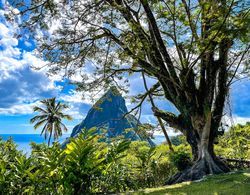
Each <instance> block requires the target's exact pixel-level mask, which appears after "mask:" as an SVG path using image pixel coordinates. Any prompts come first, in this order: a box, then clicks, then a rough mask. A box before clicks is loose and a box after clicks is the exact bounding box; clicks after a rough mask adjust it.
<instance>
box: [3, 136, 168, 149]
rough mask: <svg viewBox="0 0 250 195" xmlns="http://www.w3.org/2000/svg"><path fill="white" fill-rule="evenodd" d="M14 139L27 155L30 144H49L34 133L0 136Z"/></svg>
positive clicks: (161, 139) (157, 138)
mask: <svg viewBox="0 0 250 195" xmlns="http://www.w3.org/2000/svg"><path fill="white" fill-rule="evenodd" d="M10 137H11V138H12V139H13V141H14V143H15V144H17V149H18V150H21V151H23V152H24V153H26V154H30V152H31V146H30V143H31V142H34V143H37V144H42V143H47V141H48V140H45V138H44V136H43V135H40V134H37V133H34V134H17V133H15V134H7V133H6V134H0V138H2V139H3V140H5V141H6V140H8V139H9V138H10ZM67 137H70V134H63V135H62V136H61V137H60V138H59V139H57V140H54V139H52V141H58V142H59V143H62V142H63V141H64V140H65V139H66V138H67ZM152 141H153V142H154V143H155V144H157V145H159V144H161V143H162V142H164V141H165V137H164V135H154V139H152Z"/></svg>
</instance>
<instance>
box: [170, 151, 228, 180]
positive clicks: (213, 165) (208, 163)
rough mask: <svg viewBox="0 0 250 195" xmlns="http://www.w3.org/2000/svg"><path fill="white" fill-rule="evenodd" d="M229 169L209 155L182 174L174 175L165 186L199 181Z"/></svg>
mask: <svg viewBox="0 0 250 195" xmlns="http://www.w3.org/2000/svg"><path fill="white" fill-rule="evenodd" d="M229 171H230V169H229V168H228V166H227V165H226V164H225V163H224V162H222V161H221V160H219V159H218V158H212V157H211V156H210V155H209V156H206V158H205V157H204V158H202V159H200V160H198V161H196V162H195V163H194V165H193V166H192V167H190V168H188V169H186V170H184V171H183V172H180V173H177V174H176V175H174V176H173V177H172V178H171V179H170V180H169V181H168V182H167V184H168V185H170V184H175V183H181V182H184V181H194V180H200V179H202V178H203V177H204V176H206V175H209V174H220V173H227V172H229Z"/></svg>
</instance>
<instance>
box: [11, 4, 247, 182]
mask: <svg viewBox="0 0 250 195" xmlns="http://www.w3.org/2000/svg"><path fill="white" fill-rule="evenodd" d="M13 5H14V7H19V10H20V13H21V14H22V16H23V17H22V18H23V22H22V27H23V30H25V31H26V32H29V33H33V36H34V37H35V38H36V40H37V49H38V53H39V54H40V55H41V57H42V58H43V59H46V60H47V61H48V64H47V67H48V68H49V72H50V73H51V74H57V73H59V72H61V71H63V72H64V74H65V75H66V76H69V77H70V76H75V74H76V73H77V72H78V73H79V72H80V74H81V76H82V81H81V82H79V83H78V86H79V89H82V90H86V91H93V90H96V89H98V88H103V87H106V86H107V85H110V84H111V83H112V84H116V85H118V86H120V87H122V86H124V82H127V79H126V78H127V75H129V74H136V73H138V72H139V73H140V72H143V73H145V74H146V75H147V77H151V78H154V79H155V80H156V83H155V85H153V86H152V88H151V89H149V90H148V91H147V92H146V93H145V94H141V95H139V96H138V97H137V98H139V99H141V101H143V100H145V99H146V98H147V96H148V95H149V93H150V94H151V95H152V96H153V97H158V96H159V95H162V96H163V97H164V98H165V99H166V100H168V101H169V102H171V103H172V104H173V105H174V106H175V107H176V109H177V110H178V111H179V114H178V115H176V114H174V113H170V112H167V111H161V110H158V109H157V108H154V112H155V115H156V116H158V117H161V118H162V119H164V120H165V121H166V122H167V123H168V124H169V125H170V126H171V127H173V128H176V129H178V130H180V131H181V132H182V133H183V134H184V135H185V136H186V138H187V141H188V143H189V144H190V145H191V146H192V150H193V156H194V159H195V160H196V163H195V164H194V165H193V167H192V168H191V169H190V170H189V171H187V172H186V173H184V174H183V175H182V176H181V177H179V178H176V181H177V182H180V181H183V180H186V179H190V178H192V179H198V178H200V177H202V176H203V175H204V174H209V173H212V174H213V173H220V172H226V171H228V168H226V166H225V165H224V164H223V163H222V162H220V160H219V159H218V158H216V157H215V154H214V150H213V144H214V140H215V138H216V137H217V136H218V135H219V134H220V132H219V126H220V123H221V118H222V116H223V115H224V114H225V113H224V104H225V101H226V98H227V96H228V95H229V89H230V85H231V84H232V82H234V81H236V80H237V79H241V78H242V77H244V74H247V72H248V66H247V65H248V62H249V48H250V46H249V37H250V36H249V26H250V25H249V24H250V19H249V17H250V14H249V4H248V3H247V2H245V1H242V0H236V1H235V0H230V1H226V0H212V1H206V0H198V1H196V0H194V1H191V0H169V1H165V0H153V1H148V0H84V1H76V0H71V1H66V0H63V1H60V0H42V1H41V0H39V1H38V0H33V1H31V5H27V4H25V1H21V0H20V1H18V2H17V1H14V2H13ZM90 64H91V66H89V65H90ZM90 67H91V68H90Z"/></svg>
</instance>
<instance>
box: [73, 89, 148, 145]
mask: <svg viewBox="0 0 250 195" xmlns="http://www.w3.org/2000/svg"><path fill="white" fill-rule="evenodd" d="M127 113H128V109H127V107H126V102H125V99H124V98H123V97H122V95H121V93H120V92H119V90H118V89H117V88H116V87H111V88H110V89H109V90H108V91H107V92H106V93H105V94H104V95H103V96H102V97H101V98H100V99H99V100H98V101H97V102H96V103H95V104H94V105H93V107H92V108H91V109H90V110H89V112H88V114H87V116H86V118H85V119H84V120H83V121H82V122H81V123H80V124H79V125H77V126H75V128H74V129H73V131H72V133H71V137H75V136H77V134H78V133H80V132H81V131H82V129H84V128H85V129H91V128H92V127H97V129H101V128H104V129H106V130H107V134H106V136H107V137H115V136H120V135H124V136H125V137H126V138H129V139H131V140H140V139H141V138H140V135H137V133H136V132H135V131H131V132H126V131H125V130H126V129H136V128H137V126H138V125H139V124H140V122H139V121H138V120H137V119H136V118H135V117H134V116H133V115H127V116H126V117H125V115H126V114H127ZM150 141H151V140H150ZM151 142H152V141H151Z"/></svg>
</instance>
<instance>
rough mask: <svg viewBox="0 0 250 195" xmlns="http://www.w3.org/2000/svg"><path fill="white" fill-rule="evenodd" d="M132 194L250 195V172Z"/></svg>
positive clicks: (213, 177) (212, 177) (218, 176)
mask: <svg viewBox="0 0 250 195" xmlns="http://www.w3.org/2000/svg"><path fill="white" fill-rule="evenodd" d="M131 194H155V195H158V194H159V195H160V194H169V195H172V194H178V195H249V194H250V170H246V171H240V172H236V173H229V174H221V175H215V176H208V177H206V178H204V179H203V180H202V181H200V182H183V183H180V184H175V185H170V186H164V187H160V188H149V189H144V190H141V191H139V192H134V193H131Z"/></svg>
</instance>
